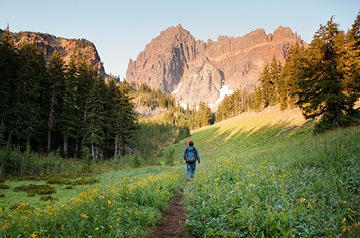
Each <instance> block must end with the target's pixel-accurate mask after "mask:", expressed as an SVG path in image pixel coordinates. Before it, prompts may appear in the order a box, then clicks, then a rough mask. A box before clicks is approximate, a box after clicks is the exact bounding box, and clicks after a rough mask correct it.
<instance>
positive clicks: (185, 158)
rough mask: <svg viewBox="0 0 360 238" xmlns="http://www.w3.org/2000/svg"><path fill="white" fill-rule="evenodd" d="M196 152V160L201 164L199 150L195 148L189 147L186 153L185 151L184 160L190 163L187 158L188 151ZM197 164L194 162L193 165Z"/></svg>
mask: <svg viewBox="0 0 360 238" xmlns="http://www.w3.org/2000/svg"><path fill="white" fill-rule="evenodd" d="M189 149H190V150H194V152H195V158H196V160H197V161H198V163H199V164H200V156H199V152H198V150H197V149H196V148H195V147H194V146H189V147H187V148H186V149H185V151H184V156H183V157H184V160H185V161H186V163H189V162H188V161H187V156H188V150H189ZM196 160H195V162H196ZM195 162H193V163H195Z"/></svg>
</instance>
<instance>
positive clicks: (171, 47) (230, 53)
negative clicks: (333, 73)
mask: <svg viewBox="0 0 360 238" xmlns="http://www.w3.org/2000/svg"><path fill="white" fill-rule="evenodd" d="M296 42H298V43H300V44H306V43H304V42H303V41H302V40H301V39H300V37H299V36H298V35H297V34H295V33H293V32H292V31H291V29H290V28H288V27H279V28H278V29H276V30H275V31H274V33H273V34H268V35H267V34H266V33H265V31H264V30H263V29H258V30H255V31H253V32H250V33H248V34H246V35H244V36H242V37H226V36H220V37H219V38H218V40H217V41H216V42H214V41H211V40H209V41H207V42H204V41H201V40H198V41H196V40H195V39H194V37H193V36H192V35H191V34H190V32H188V31H187V30H185V29H184V28H183V27H182V26H181V25H178V26H177V27H170V28H168V29H167V30H165V31H162V32H161V33H160V35H159V36H158V37H156V38H155V39H153V40H152V41H151V42H150V43H149V44H148V45H146V47H145V49H144V51H142V52H140V54H139V55H138V57H137V58H136V60H135V61H133V60H130V62H129V65H128V69H127V72H126V80H127V82H129V83H131V84H134V85H140V84H141V83H146V84H147V85H148V86H150V87H152V88H160V89H161V90H162V91H163V92H165V93H173V94H174V95H175V97H176V98H178V99H179V100H180V101H181V102H182V103H184V104H186V103H189V104H190V105H191V104H193V103H195V102H199V101H204V102H207V103H209V104H214V103H215V102H216V101H217V100H218V99H219V96H220V89H221V88H223V86H230V88H231V89H233V90H234V89H237V88H240V87H246V88H248V89H252V88H253V87H254V86H255V85H256V84H257V81H258V77H259V73H260V72H261V71H262V69H263V68H264V66H265V65H266V64H267V63H269V62H270V61H271V60H272V58H273V57H274V56H275V57H276V58H277V59H278V60H280V61H281V62H284V61H285V58H286V55H287V53H288V50H289V49H290V46H291V45H293V44H295V43H296Z"/></svg>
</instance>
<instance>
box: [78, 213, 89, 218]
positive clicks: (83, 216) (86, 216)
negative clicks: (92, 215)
mask: <svg viewBox="0 0 360 238" xmlns="http://www.w3.org/2000/svg"><path fill="white" fill-rule="evenodd" d="M80 216H81V217H82V218H84V219H87V218H89V216H88V215H86V214H84V213H83V214H81V215H80Z"/></svg>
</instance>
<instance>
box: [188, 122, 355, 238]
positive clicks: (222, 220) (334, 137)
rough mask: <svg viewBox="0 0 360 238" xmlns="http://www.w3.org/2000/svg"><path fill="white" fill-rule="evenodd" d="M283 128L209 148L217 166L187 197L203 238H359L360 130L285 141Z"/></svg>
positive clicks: (224, 137) (191, 219)
mask: <svg viewBox="0 0 360 238" xmlns="http://www.w3.org/2000/svg"><path fill="white" fill-rule="evenodd" d="M287 126H288V125H286V126H285V128H286V127H287ZM282 128H284V127H282V126H280V125H278V126H273V127H270V126H269V127H264V128H261V129H259V130H257V131H252V132H250V133H251V136H249V132H244V131H239V132H238V133H237V134H235V135H233V136H232V137H228V134H229V133H231V131H227V132H224V133H222V134H219V133H218V134H217V136H213V137H212V138H214V139H213V140H214V142H213V143H212V142H210V143H209V142H207V143H205V144H201V147H202V150H203V151H206V150H207V149H209V150H211V154H212V158H213V159H212V161H209V163H208V164H207V165H206V166H204V167H203V169H202V171H200V173H198V175H197V178H196V180H195V182H194V183H193V184H191V185H190V186H189V187H188V190H187V192H186V204H187V213H188V223H187V227H188V228H189V230H190V231H191V232H192V233H193V234H194V235H195V236H197V237H339V236H340V237H341V236H347V235H349V236H353V237H356V236H359V234H360V216H359V212H360V204H359V201H360V194H359V187H360V176H359V172H360V153H359V151H360V144H359V143H358V142H359V141H360V127H353V128H348V129H339V130H335V131H331V132H328V133H325V134H322V135H317V136H313V135H312V134H311V133H304V132H303V131H302V130H305V131H306V130H307V129H306V128H305V129H304V128H301V129H299V131H298V134H296V133H295V134H288V135H284V136H283V137H281V136H280V137H278V136H277V134H278V132H279V131H281V130H282ZM207 133H209V131H202V132H198V134H194V135H193V137H194V138H198V139H199V138H201V137H204V138H209V136H208V135H207V136H204V134H205V135H206V134H207ZM212 133H214V129H213V132H212ZM202 134H203V135H202ZM215 143H219V146H220V147H216V148H218V151H217V152H216V151H215V150H213V149H212V148H213V145H214V144H215ZM206 144H210V145H212V146H206ZM219 148H220V149H219ZM203 161H205V160H203Z"/></svg>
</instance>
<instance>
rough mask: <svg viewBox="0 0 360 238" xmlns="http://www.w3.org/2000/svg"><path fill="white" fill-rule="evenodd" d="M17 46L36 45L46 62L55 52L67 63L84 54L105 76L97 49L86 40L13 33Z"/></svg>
mask: <svg viewBox="0 0 360 238" xmlns="http://www.w3.org/2000/svg"><path fill="white" fill-rule="evenodd" d="M11 36H12V38H13V39H14V41H15V46H16V47H19V46H21V45H24V44H32V43H35V46H36V48H37V50H39V51H40V52H43V53H44V55H45V59H46V60H50V59H51V57H52V55H53V53H54V51H55V50H57V51H58V52H60V54H61V55H62V57H63V58H64V60H65V62H69V61H70V57H71V56H72V55H73V54H84V55H86V58H87V60H89V62H90V63H91V64H92V65H93V66H94V67H95V68H97V69H98V73H99V75H101V76H105V75H106V74H105V69H104V66H103V63H102V62H101V59H100V56H99V54H98V52H97V50H96V47H95V45H94V44H93V43H91V42H90V41H87V40H85V39H65V38H62V37H56V36H54V35H50V34H44V33H35V32H18V33H11Z"/></svg>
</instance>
